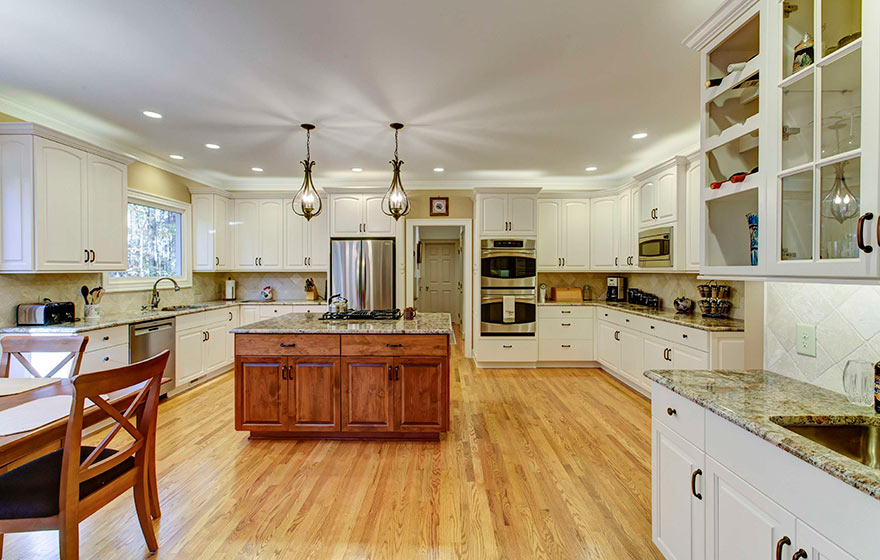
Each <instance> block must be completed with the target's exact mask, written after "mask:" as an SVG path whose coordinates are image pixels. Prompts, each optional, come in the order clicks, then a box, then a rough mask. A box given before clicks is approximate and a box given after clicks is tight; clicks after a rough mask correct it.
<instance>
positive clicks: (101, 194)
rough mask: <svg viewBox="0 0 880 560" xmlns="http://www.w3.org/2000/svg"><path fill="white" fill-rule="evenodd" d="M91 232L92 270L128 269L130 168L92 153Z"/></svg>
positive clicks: (90, 180)
mask: <svg viewBox="0 0 880 560" xmlns="http://www.w3.org/2000/svg"><path fill="white" fill-rule="evenodd" d="M86 177H87V181H88V189H87V191H88V194H87V198H86V199H87V200H88V204H89V206H88V216H89V222H88V223H89V226H88V227H89V234H88V244H87V247H86V248H87V249H89V250H90V251H91V252H92V259H91V262H89V268H90V269H92V270H126V269H127V268H128V168H127V167H126V166H125V165H123V164H121V163H117V162H115V161H112V160H109V159H106V158H102V157H100V156H96V155H92V154H89V156H88V170H87V172H86Z"/></svg>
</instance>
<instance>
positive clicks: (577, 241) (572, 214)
mask: <svg viewBox="0 0 880 560" xmlns="http://www.w3.org/2000/svg"><path fill="white" fill-rule="evenodd" d="M562 216H563V219H562V223H563V228H562V258H563V261H562V266H563V268H564V269H565V270H569V271H571V270H588V269H589V268H590V201H589V200H566V201H564V202H563V203H562ZM538 239H540V236H539V237H538Z"/></svg>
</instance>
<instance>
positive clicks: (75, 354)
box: [0, 336, 89, 378]
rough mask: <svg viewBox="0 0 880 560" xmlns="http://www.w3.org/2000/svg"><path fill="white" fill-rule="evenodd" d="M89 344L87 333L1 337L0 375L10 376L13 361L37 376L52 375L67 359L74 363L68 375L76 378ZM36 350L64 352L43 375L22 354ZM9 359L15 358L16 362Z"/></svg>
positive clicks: (61, 368)
mask: <svg viewBox="0 0 880 560" xmlns="http://www.w3.org/2000/svg"><path fill="white" fill-rule="evenodd" d="M88 343H89V337H87V336H4V337H3V338H2V339H0V345H2V347H3V353H2V354H0V377H9V372H10V368H11V367H12V365H13V364H15V363H16V362H17V363H19V364H21V366H22V367H24V369H25V371H27V372H28V373H30V374H31V375H32V376H33V377H37V378H45V377H52V376H53V375H55V374H56V373H58V372H60V371H61V370H63V369H64V366H66V365H67V364H68V363H69V362H73V364H72V365H71V369H70V374H69V377H75V376H76V375H79V368H80V365H82V358H83V352H85V350H86V345H87V344H88ZM37 352H38V353H57V354H63V353H65V352H66V353H67V355H66V356H63V357H62V358H61V361H60V362H58V363H57V364H56V365H55V367H53V368H52V369H51V370H50V371H49V372H48V373H46V374H43V373H40V371H39V370H38V369H37V368H36V367H35V366H34V364H33V363H32V362H31V361H30V360H29V359H28V358H27V357H25V354H31V353H37ZM12 358H15V361H13V359H12Z"/></svg>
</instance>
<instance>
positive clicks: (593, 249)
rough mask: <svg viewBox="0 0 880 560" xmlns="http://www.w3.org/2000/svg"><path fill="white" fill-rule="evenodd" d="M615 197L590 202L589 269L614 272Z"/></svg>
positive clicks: (615, 236)
mask: <svg viewBox="0 0 880 560" xmlns="http://www.w3.org/2000/svg"><path fill="white" fill-rule="evenodd" d="M617 219H618V215H617V197H616V196H605V197H601V198H594V199H593V200H592V201H591V211H590V267H591V268H592V269H593V270H614V269H615V268H616V266H615V264H614V259H615V257H616V253H617Z"/></svg>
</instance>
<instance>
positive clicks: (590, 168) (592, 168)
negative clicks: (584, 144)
mask: <svg viewBox="0 0 880 560" xmlns="http://www.w3.org/2000/svg"><path fill="white" fill-rule="evenodd" d="M597 169H599V168H598V167H596V166H594V165H591V166H590V167H587V168H584V171H596V170H597Z"/></svg>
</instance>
